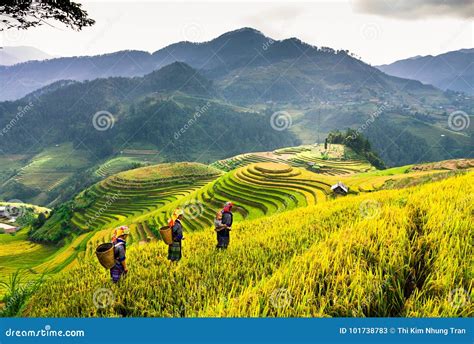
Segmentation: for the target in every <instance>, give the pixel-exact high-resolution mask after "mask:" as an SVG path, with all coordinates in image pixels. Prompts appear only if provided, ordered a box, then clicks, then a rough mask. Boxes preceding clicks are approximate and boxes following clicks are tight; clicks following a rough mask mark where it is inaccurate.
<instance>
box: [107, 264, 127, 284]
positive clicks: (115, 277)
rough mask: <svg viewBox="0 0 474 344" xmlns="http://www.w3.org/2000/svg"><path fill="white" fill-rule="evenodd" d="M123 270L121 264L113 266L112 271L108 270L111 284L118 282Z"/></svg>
mask: <svg viewBox="0 0 474 344" xmlns="http://www.w3.org/2000/svg"><path fill="white" fill-rule="evenodd" d="M123 272H124V270H123V266H122V264H119V263H117V264H115V265H114V267H113V268H112V269H110V277H111V278H112V282H114V283H117V282H118V281H119V280H120V277H121V276H122V274H123Z"/></svg>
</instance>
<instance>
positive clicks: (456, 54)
mask: <svg viewBox="0 0 474 344" xmlns="http://www.w3.org/2000/svg"><path fill="white" fill-rule="evenodd" d="M473 61H474V49H460V50H456V51H450V52H447V53H444V54H440V55H436V56H432V55H428V56H415V57H411V58H408V59H405V60H399V61H396V62H393V63H391V64H387V65H382V66H377V68H378V69H380V70H381V71H382V72H384V73H387V74H389V75H394V76H397V77H400V78H407V79H416V80H419V81H421V82H423V83H425V84H430V85H434V86H436V87H438V88H440V89H442V90H453V91H460V92H465V93H467V94H470V95H474V64H473V63H472V62H473Z"/></svg>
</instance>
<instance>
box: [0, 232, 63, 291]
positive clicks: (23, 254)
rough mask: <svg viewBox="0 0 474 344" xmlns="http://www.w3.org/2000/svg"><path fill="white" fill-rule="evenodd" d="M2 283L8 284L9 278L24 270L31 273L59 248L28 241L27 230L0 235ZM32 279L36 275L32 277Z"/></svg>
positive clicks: (0, 273) (0, 278)
mask: <svg viewBox="0 0 474 344" xmlns="http://www.w3.org/2000/svg"><path fill="white" fill-rule="evenodd" d="M0 247H1V250H0V267H1V268H0V281H2V282H6V280H7V279H8V276H10V275H11V274H12V273H14V272H15V271H17V270H18V269H24V270H27V271H30V272H31V269H33V268H35V267H36V266H37V265H40V264H42V263H43V262H47V261H49V260H50V258H51V256H52V255H53V254H54V253H55V252H57V251H58V248H57V247H54V246H47V245H42V244H36V243H33V242H31V241H29V240H28V233H27V229H22V230H20V231H18V232H17V233H16V234H14V235H12V234H0ZM30 277H31V278H33V277H34V274H31V275H30Z"/></svg>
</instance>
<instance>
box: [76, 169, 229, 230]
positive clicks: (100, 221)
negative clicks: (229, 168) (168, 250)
mask: <svg viewBox="0 0 474 344" xmlns="http://www.w3.org/2000/svg"><path fill="white" fill-rule="evenodd" d="M220 174H221V172H220V171H219V170H216V169H214V168H212V167H208V166H205V165H201V164H198V163H172V164H162V165H156V166H149V167H144V168H139V169H135V170H130V171H126V172H122V173H119V174H116V175H113V176H111V177H109V178H106V179H105V180H103V181H101V182H99V183H97V184H95V185H94V186H92V187H91V188H89V189H87V190H85V191H84V192H83V193H81V194H80V195H79V196H78V197H77V198H76V200H75V205H74V207H75V210H76V211H75V212H74V215H73V217H72V219H71V224H72V225H73V226H76V227H77V228H80V229H82V230H87V231H90V230H94V229H99V228H101V227H103V226H105V225H109V226H111V225H113V224H114V223H122V222H124V221H126V220H127V219H129V218H133V217H136V216H138V215H141V214H143V213H146V212H151V211H153V210H155V209H158V208H160V207H163V206H164V205H166V204H168V203H170V202H173V201H175V200H176V199H178V198H181V197H184V196H186V195H187V194H189V193H190V192H192V191H194V190H196V189H198V188H200V187H202V186H203V185H206V184H207V183H208V182H210V181H212V180H213V179H215V178H216V177H217V176H219V175H220Z"/></svg>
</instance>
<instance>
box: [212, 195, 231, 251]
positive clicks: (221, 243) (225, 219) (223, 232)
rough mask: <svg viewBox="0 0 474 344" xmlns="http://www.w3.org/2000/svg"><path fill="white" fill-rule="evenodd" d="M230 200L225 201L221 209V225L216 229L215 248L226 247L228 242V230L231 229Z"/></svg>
mask: <svg viewBox="0 0 474 344" xmlns="http://www.w3.org/2000/svg"><path fill="white" fill-rule="evenodd" d="M233 206H234V205H233V204H232V202H227V203H226V204H225V205H224V209H222V220H221V221H222V226H221V227H220V229H219V230H218V231H217V246H216V247H217V248H218V249H226V248H227V247H228V246H229V242H230V230H231V229H232V228H231V227H232V221H233V215H232V207H233Z"/></svg>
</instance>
